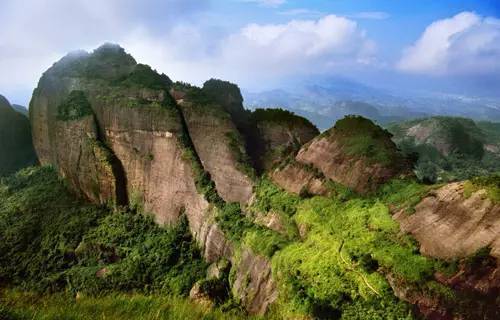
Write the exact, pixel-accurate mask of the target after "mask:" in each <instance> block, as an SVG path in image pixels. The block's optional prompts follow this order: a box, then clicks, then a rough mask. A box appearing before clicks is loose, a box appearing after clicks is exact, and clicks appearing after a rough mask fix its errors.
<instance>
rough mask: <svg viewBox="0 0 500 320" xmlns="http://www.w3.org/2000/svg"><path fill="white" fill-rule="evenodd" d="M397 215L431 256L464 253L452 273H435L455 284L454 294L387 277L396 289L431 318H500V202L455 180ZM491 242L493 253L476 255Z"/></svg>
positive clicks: (446, 282) (454, 256)
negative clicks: (433, 291)
mask: <svg viewBox="0 0 500 320" xmlns="http://www.w3.org/2000/svg"><path fill="white" fill-rule="evenodd" d="M394 218H395V219H396V220H398V221H399V222H400V227H401V230H402V231H403V232H408V233H410V234H411V235H413V236H414V237H415V239H416V240H417V241H418V242H419V243H420V251H421V252H422V253H423V254H424V255H427V256H430V257H434V258H441V259H446V260H457V259H462V260H461V262H460V264H459V268H458V270H457V271H456V272H455V273H454V274H452V275H445V274H441V273H436V274H435V279H436V281H438V282H439V283H441V284H443V285H446V286H447V287H449V288H450V289H451V290H453V292H454V295H455V296H456V297H455V299H452V300H451V301H449V300H447V299H443V297H433V296H432V295H429V293H424V292H422V291H420V290H417V289H416V288H414V287H413V286H409V285H407V284H403V283H400V282H398V281H397V280H396V279H394V278H392V277H388V279H389V282H390V284H391V286H392V287H393V289H394V292H395V294H396V295H397V296H398V297H400V298H401V299H404V300H406V301H408V302H410V303H412V304H414V305H415V306H416V307H417V309H418V311H419V313H421V314H422V315H424V316H425V318H426V319H498V318H499V317H500V308H499V306H500V205H498V204H495V203H493V202H492V200H490V199H489V198H488V197H487V194H486V190H482V189H479V190H478V191H475V192H473V193H472V194H471V195H470V196H469V197H466V196H465V195H464V183H463V182H457V183H450V184H448V185H445V186H443V187H441V188H440V189H438V190H435V191H433V192H432V193H431V194H429V195H428V196H427V197H425V198H424V199H423V200H422V201H421V202H420V203H419V204H418V205H417V206H416V207H415V213H413V214H411V215H408V214H407V213H405V212H404V211H401V212H398V213H396V214H395V215H394ZM486 247H488V248H490V250H491V251H489V254H490V255H489V256H488V255H484V256H481V255H479V256H478V255H477V252H479V250H480V249H482V250H483V248H486Z"/></svg>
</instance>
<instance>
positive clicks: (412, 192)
mask: <svg viewBox="0 0 500 320" xmlns="http://www.w3.org/2000/svg"><path fill="white" fill-rule="evenodd" d="M436 187H437V186H429V185H423V184H421V183H418V181H416V180H414V179H393V180H391V181H389V182H388V183H386V184H384V185H383V186H382V187H381V188H380V189H379V191H378V194H377V196H378V197H379V199H380V200H381V201H382V202H384V203H385V204H387V205H388V206H389V207H391V208H392V209H393V210H395V211H398V210H401V209H404V210H405V211H406V212H407V213H409V214H412V213H414V212H415V206H416V205H417V204H418V203H419V202H420V201H421V200H422V198H423V197H425V196H426V195H427V194H428V193H429V191H430V190H432V189H433V188H436Z"/></svg>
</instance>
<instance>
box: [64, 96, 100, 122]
mask: <svg viewBox="0 0 500 320" xmlns="http://www.w3.org/2000/svg"><path fill="white" fill-rule="evenodd" d="M92 114H93V111H92V106H91V105H90V102H89V100H87V97H86V96H85V93H84V92H83V91H81V90H73V91H71V92H70V93H69V95H68V97H67V98H66V99H65V100H64V101H63V102H62V103H61V104H60V105H59V106H58V107H57V119H59V120H66V121H69V120H77V119H80V118H83V117H85V116H89V115H92Z"/></svg>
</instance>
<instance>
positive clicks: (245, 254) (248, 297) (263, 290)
mask: <svg viewBox="0 0 500 320" xmlns="http://www.w3.org/2000/svg"><path fill="white" fill-rule="evenodd" d="M233 265H234V266H235V267H236V272H235V280H234V283H233V287H232V292H233V295H234V296H235V297H237V298H238V299H239V300H240V301H241V302H242V303H243V304H244V305H245V306H246V307H247V310H248V311H249V312H250V313H252V314H259V315H263V314H264V313H265V312H266V311H267V308H268V307H269V305H270V304H272V303H273V302H274V301H275V300H276V299H277V298H278V290H277V288H276V283H275V282H274V281H273V279H272V271H271V263H270V261H269V260H268V259H267V258H266V257H263V256H259V255H255V254H254V253H253V252H252V251H251V250H250V249H243V251H242V252H241V256H240V257H239V259H238V261H233Z"/></svg>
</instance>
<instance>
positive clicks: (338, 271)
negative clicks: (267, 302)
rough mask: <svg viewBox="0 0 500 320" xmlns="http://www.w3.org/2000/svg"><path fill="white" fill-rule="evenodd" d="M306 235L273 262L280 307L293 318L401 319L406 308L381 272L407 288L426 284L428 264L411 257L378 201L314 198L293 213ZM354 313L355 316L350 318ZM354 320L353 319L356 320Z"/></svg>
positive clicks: (409, 244)
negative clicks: (395, 278)
mask: <svg viewBox="0 0 500 320" xmlns="http://www.w3.org/2000/svg"><path fill="white" fill-rule="evenodd" d="M295 221H296V222H297V224H298V225H299V226H301V227H300V228H301V229H303V230H307V235H306V237H305V239H304V240H303V242H295V243H293V244H291V245H289V246H287V247H286V248H284V249H283V250H282V251H280V252H278V253H277V254H276V255H275V256H274V257H273V266H274V272H275V276H276V278H277V279H278V281H279V283H280V286H281V287H280V289H281V291H282V292H283V296H282V297H281V298H282V303H284V304H286V305H287V307H286V309H287V310H289V312H291V313H292V314H311V313H312V314H318V313H321V312H328V313H330V314H332V313H335V312H336V313H338V314H342V316H343V317H345V318H346V319H351V316H352V315H353V314H357V316H358V318H359V319H363V318H367V317H369V318H374V319H403V318H406V317H410V315H411V313H410V311H409V308H408V307H407V306H406V305H405V304H404V303H402V302H398V301H397V299H395V298H394V296H393V293H392V290H391V288H390V287H389V285H388V283H387V281H386V280H385V278H384V276H383V275H382V273H381V271H382V270H385V272H390V273H392V274H394V275H395V276H396V277H397V278H399V279H402V280H403V281H407V282H409V283H420V282H425V281H427V280H428V279H429V278H430V276H431V275H432V272H433V270H434V265H433V262H432V261H429V260H427V259H426V258H424V257H422V256H420V255H419V254H418V249H417V247H416V245H415V244H414V243H413V241H412V240H411V239H409V238H407V237H406V236H402V235H399V234H398V233H399V228H398V225H397V223H395V222H394V221H393V220H392V218H391V216H390V214H389V211H388V208H387V206H385V205H384V204H383V203H381V202H378V201H373V200H361V199H353V200H349V201H347V202H339V201H338V200H334V199H327V198H323V197H315V198H312V199H308V200H305V201H304V202H303V203H302V204H301V205H300V206H299V209H298V212H297V214H296V215H295ZM354 310H356V312H354ZM355 319H356V318H355Z"/></svg>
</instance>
